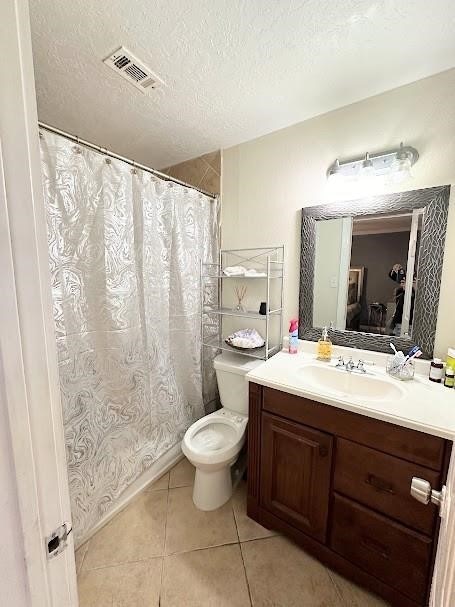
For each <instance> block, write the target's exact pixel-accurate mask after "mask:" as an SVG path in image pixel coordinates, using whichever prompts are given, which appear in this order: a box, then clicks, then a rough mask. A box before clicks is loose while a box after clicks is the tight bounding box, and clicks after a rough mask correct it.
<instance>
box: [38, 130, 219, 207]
mask: <svg viewBox="0 0 455 607" xmlns="http://www.w3.org/2000/svg"><path fill="white" fill-rule="evenodd" d="M38 126H39V127H40V128H41V129H44V130H46V131H50V132H51V133H56V134H57V135H61V136H62V137H66V138H67V139H70V140H71V141H74V142H75V143H77V144H78V145H83V146H85V147H87V148H90V149H91V150H95V151H96V152H101V153H102V154H104V155H105V156H110V157H111V158H116V159H117V160H121V161H122V162H126V163H127V164H129V165H131V166H132V167H133V168H135V169H141V170H142V171H146V172H147V173H151V174H152V175H156V177H160V178H161V179H163V180H165V181H172V182H174V183H178V184H179V185H183V186H185V187H186V188H190V189H191V190H196V191H197V192H200V193H201V194H204V195H205V196H208V197H209V198H213V199H216V198H217V194H213V193H211V192H206V191H205V190H202V189H201V188H197V187H196V186H194V185H190V184H189V183H186V182H185V181H181V180H180V179H176V178H175V177H171V176H170V175H166V173H162V172H161V171H157V170H156V169H151V168H150V167H148V166H145V164H139V163H138V162H135V161H134V160H130V159H129V158H125V156H120V154H116V153H115V152H111V151H109V150H108V149H107V148H103V147H102V146H100V145H96V143H90V141H86V140H85V139H81V138H80V137H76V136H75V135H71V133H67V132H66V131H62V130H61V129H57V128H56V127H54V126H51V125H50V124H46V123H45V122H40V121H38Z"/></svg>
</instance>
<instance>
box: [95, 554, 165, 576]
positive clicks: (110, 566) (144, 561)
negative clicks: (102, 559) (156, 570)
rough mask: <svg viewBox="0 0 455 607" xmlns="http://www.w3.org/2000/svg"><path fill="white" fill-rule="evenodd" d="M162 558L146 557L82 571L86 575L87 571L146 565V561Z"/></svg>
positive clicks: (159, 555)
mask: <svg viewBox="0 0 455 607" xmlns="http://www.w3.org/2000/svg"><path fill="white" fill-rule="evenodd" d="M163 558H164V555H163V554H157V555H156V556H146V557H144V558H143V559H135V560H134V561H122V562H121V563H111V564H109V565H100V566H98V567H90V569H84V573H88V572H89V571H100V570H101V569H113V568H114V567H123V566H124V565H136V564H137V563H146V562H147V561H155V560H156V559H163Z"/></svg>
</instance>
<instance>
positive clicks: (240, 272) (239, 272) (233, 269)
mask: <svg viewBox="0 0 455 607" xmlns="http://www.w3.org/2000/svg"><path fill="white" fill-rule="evenodd" d="M223 273H224V274H226V276H244V275H245V273H246V268H244V267H243V266H228V267H227V268H224V270H223Z"/></svg>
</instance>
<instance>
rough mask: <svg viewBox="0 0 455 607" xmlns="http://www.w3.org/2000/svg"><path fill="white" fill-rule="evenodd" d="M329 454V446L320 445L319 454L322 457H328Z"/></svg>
mask: <svg viewBox="0 0 455 607" xmlns="http://www.w3.org/2000/svg"><path fill="white" fill-rule="evenodd" d="M328 454H329V450H328V449H327V447H324V446H323V445H319V455H320V456H321V457H327V455H328Z"/></svg>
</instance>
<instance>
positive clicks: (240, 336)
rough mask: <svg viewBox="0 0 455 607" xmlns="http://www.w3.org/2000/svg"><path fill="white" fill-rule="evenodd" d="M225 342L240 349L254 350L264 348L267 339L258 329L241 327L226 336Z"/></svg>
mask: <svg viewBox="0 0 455 607" xmlns="http://www.w3.org/2000/svg"><path fill="white" fill-rule="evenodd" d="M225 342H226V343H227V344H228V345H230V346H232V347H233V348H239V349H240V350H254V349H255V348H262V346H263V345H264V344H265V341H264V339H263V337H261V335H259V333H258V332H257V331H256V329H241V330H240V331H236V332H235V333H232V335H229V336H228V337H226V339H225Z"/></svg>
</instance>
